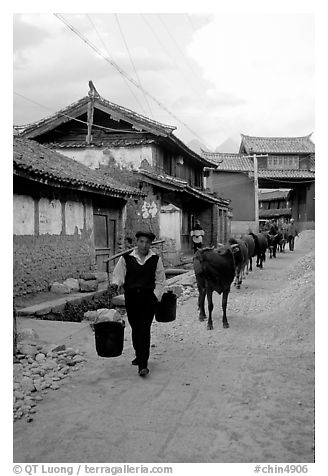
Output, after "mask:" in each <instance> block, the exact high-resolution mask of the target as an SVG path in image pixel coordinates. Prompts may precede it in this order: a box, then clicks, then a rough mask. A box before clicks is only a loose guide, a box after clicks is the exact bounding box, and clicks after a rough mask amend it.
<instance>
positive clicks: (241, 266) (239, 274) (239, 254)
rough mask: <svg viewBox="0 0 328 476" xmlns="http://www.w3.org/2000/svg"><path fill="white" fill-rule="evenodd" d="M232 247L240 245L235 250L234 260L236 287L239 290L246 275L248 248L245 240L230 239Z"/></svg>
mask: <svg viewBox="0 0 328 476" xmlns="http://www.w3.org/2000/svg"><path fill="white" fill-rule="evenodd" d="M229 244H230V245H239V247H238V248H237V247H236V249H235V253H234V260H235V275H236V279H235V283H234V284H235V286H236V287H237V289H240V286H241V284H242V282H243V275H244V273H245V268H246V266H247V262H248V248H247V244H246V243H245V241H244V240H236V239H235V238H232V237H231V238H229Z"/></svg>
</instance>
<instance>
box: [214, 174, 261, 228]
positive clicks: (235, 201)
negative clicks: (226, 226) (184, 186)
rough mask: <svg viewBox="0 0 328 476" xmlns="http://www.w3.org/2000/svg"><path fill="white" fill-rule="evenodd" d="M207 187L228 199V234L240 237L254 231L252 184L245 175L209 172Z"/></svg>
mask: <svg viewBox="0 0 328 476" xmlns="http://www.w3.org/2000/svg"><path fill="white" fill-rule="evenodd" d="M206 185H207V187H208V188H209V189H210V190H211V191H213V192H217V193H218V194H219V195H220V196H221V197H222V198H226V199H230V200H231V203H230V208H232V220H231V229H230V232H231V234H232V235H241V234H244V233H248V232H249V231H250V230H252V231H253V230H255V229H256V227H255V205H254V204H255V197H254V184H253V182H252V181H251V180H250V179H249V178H248V177H247V175H245V174H243V173H238V172H223V171H216V170H214V169H213V170H209V172H208V176H207V178H206Z"/></svg>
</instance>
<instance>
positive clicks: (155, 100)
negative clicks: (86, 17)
mask: <svg viewBox="0 0 328 476" xmlns="http://www.w3.org/2000/svg"><path fill="white" fill-rule="evenodd" d="M54 16H55V17H56V18H58V20H60V21H61V22H62V23H64V25H66V26H67V28H69V29H70V30H71V31H72V32H73V33H74V34H75V35H77V36H78V37H79V38H80V39H81V40H82V41H83V42H84V43H86V44H87V45H88V46H89V47H90V48H91V49H92V50H93V51H95V52H96V53H97V54H98V55H99V56H101V57H102V58H103V59H104V60H105V61H107V63H109V64H110V65H111V66H113V67H114V68H115V69H116V70H117V71H119V73H120V74H121V75H122V76H124V77H125V78H127V79H128V81H130V82H131V83H132V84H134V86H136V87H137V88H138V89H140V90H142V91H144V93H145V94H146V95H147V96H148V97H150V98H151V99H152V100H153V101H154V102H155V103H156V104H157V105H158V106H160V107H161V108H162V109H163V110H164V111H166V112H167V113H168V114H170V116H172V117H173V118H174V119H175V120H176V121H178V122H179V123H180V124H182V125H183V126H184V127H185V128H186V129H187V130H188V131H189V132H191V133H192V134H193V135H194V136H196V137H197V138H198V139H199V140H201V141H202V142H203V143H205V141H204V139H203V138H202V137H200V136H199V135H198V134H197V132H195V131H194V130H192V129H191V128H190V127H189V126H188V125H187V124H186V123H184V122H183V121H181V119H179V118H178V117H177V116H176V115H175V114H174V113H173V112H171V111H170V110H169V109H168V108H167V107H166V106H164V105H163V104H162V103H161V102H159V101H158V100H157V99H156V98H155V97H154V96H153V95H152V94H150V93H149V92H148V91H146V90H145V89H144V88H142V86H140V85H139V84H138V83H137V82H136V81H135V80H134V79H133V78H131V77H130V76H129V75H128V74H127V73H126V72H125V71H124V70H123V69H122V68H121V67H120V66H118V64H117V63H116V62H115V61H113V60H112V59H110V58H108V57H107V56H105V55H104V54H103V53H102V52H101V51H100V50H99V49H98V48H97V47H96V46H95V45H94V44H93V43H91V41H89V40H88V39H87V38H85V37H84V36H83V34H82V33H81V32H80V31H78V30H77V29H76V28H74V27H73V26H72V25H71V24H70V23H69V22H68V21H67V20H66V19H65V18H64V17H62V16H61V15H60V14H58V13H54Z"/></svg>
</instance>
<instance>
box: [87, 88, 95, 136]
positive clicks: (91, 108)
mask: <svg viewBox="0 0 328 476" xmlns="http://www.w3.org/2000/svg"><path fill="white" fill-rule="evenodd" d="M94 110H95V102H94V98H93V97H90V99H89V102H88V111H87V114H88V118H87V121H88V134H87V136H86V139H85V140H86V143H87V144H88V145H90V144H91V142H92V135H91V134H92V124H93V113H94Z"/></svg>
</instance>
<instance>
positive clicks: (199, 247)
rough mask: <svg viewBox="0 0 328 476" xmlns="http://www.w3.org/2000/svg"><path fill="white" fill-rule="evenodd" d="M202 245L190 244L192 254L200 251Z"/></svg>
mask: <svg viewBox="0 0 328 476" xmlns="http://www.w3.org/2000/svg"><path fill="white" fill-rule="evenodd" d="M202 246H203V245H202V243H194V242H193V243H192V247H193V250H194V253H196V251H198V250H200V249H201V248H202Z"/></svg>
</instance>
